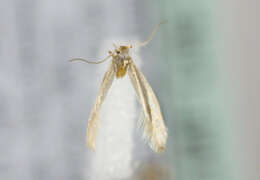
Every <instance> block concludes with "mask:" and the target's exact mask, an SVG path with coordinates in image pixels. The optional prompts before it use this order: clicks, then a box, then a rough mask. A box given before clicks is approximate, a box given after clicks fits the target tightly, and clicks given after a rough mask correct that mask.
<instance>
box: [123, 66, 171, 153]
mask: <svg viewBox="0 0 260 180" xmlns="http://www.w3.org/2000/svg"><path fill="white" fill-rule="evenodd" d="M128 74H129V77H130V79H131V82H132V84H133V87H134V89H135V92H136V94H137V97H138V100H139V102H140V103H141V105H142V107H143V111H142V114H141V127H142V128H143V136H144V138H145V140H147V142H148V144H149V146H150V147H151V148H152V149H153V150H154V151H155V152H162V151H163V150H164V149H165V145H166V140H167V136H168V135H167V128H166V127H165V125H164V122H163V116H162V113H161V110H160V105H159V103H158V100H157V98H156V96H155V94H154V92H153V90H152V88H151V86H150V85H149V83H148V82H147V80H146V78H145V77H144V75H143V74H142V73H141V72H140V71H139V70H138V68H137V67H136V66H135V64H134V63H133V62H132V61H131V62H130V64H129V70H128Z"/></svg>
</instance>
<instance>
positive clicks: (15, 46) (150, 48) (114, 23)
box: [0, 0, 260, 180]
mask: <svg viewBox="0 0 260 180" xmlns="http://www.w3.org/2000/svg"><path fill="white" fill-rule="evenodd" d="M259 5H260V2H259V1H256V0H251V1H242V0H226V1H205V0H197V1H188V0H165V1H156V0H152V1H151V0H141V1H140V0H124V1H119V0H113V1H112V0H107V1H101V0H96V1H90V0H76V1H68V0H55V1H53V0H44V1H35V0H24V1H19V0H10V1H4V0H1V1H0V27H1V28H0V179H1V180H16V179H20V180H36V179H37V180H46V179H48V180H54V179H55V180H57V179H59V180H69V179H74V180H85V179H97V180H99V179H100V178H97V177H102V178H101V179H100V180H103V179H104V180H110V179H127V180H128V179H140V180H141V179H149V180H153V179H162V180H164V179H165V180H168V179H170V180H232V179H234V180H259V179H260V156H259V152H260V143H259V135H260V133H259V124H260V123H259V121H258V120H259V118H260V115H259V105H260V104H259V103H260V98H259V91H260V74H259V70H258V68H259V65H260V62H259V60H258V57H259V55H260V53H259V40H260V38H259V32H260V22H259V20H258V17H259ZM165 19H166V20H168V23H167V24H165V25H163V26H161V27H160V28H159V31H158V32H157V34H156V35H155V37H154V39H153V40H152V41H151V43H150V44H149V45H147V46H146V47H144V48H142V49H140V50H139V51H138V52H136V54H137V55H138V56H139V58H140V62H139V63H137V65H138V67H139V68H140V69H141V71H142V72H143V73H144V75H145V76H146V77H147V79H148V81H149V82H150V84H151V86H152V87H153V89H154V91H155V93H156V94H157V97H158V100H159V102H160V105H161V108H162V112H163V115H164V119H165V124H166V125H167V127H168V133H169V137H168V142H167V148H166V151H165V152H164V153H163V154H159V155H158V154H155V153H153V152H152V151H151V150H150V149H149V147H148V146H147V145H146V144H145V143H144V142H143V141H142V139H141V133H140V132H139V131H140V130H138V129H136V127H135V126H132V125H131V128H129V134H131V136H132V138H131V139H132V140H129V141H128V142H129V143H131V145H130V146H129V148H130V150H128V151H127V152H125V151H121V150H122V149H120V148H119V149H116V150H115V151H113V152H110V150H107V151H105V150H106V147H101V146H100V149H102V148H103V149H104V152H105V153H103V154H102V156H101V154H98V153H96V154H94V153H93V152H91V151H90V150H88V149H87V148H86V146H85V129H86V124H87V119H88V115H89V113H90V109H91V107H92V105H93V102H94V99H95V96H96V94H97V90H98V86H99V84H100V82H101V80H102V76H103V74H104V72H105V70H106V68H107V67H108V63H104V64H100V65H95V66H94V65H89V64H82V63H73V64H72V63H68V62H67V60H68V59H70V58H73V57H83V58H89V59H94V60H95V59H97V60H98V59H101V58H103V57H105V56H106V55H107V49H103V48H104V47H105V46H106V45H104V43H105V42H106V44H107V41H109V42H111V43H110V45H111V46H110V47H109V48H110V49H112V42H113V40H111V39H113V38H119V39H120V38H121V39H124V40H126V41H128V40H129V42H132V41H135V40H145V39H146V38H147V36H148V35H149V34H150V33H151V31H152V29H153V27H154V25H155V24H157V23H159V22H160V21H162V20H165ZM115 41H118V39H115ZM123 86H124V87H127V86H125V85H123ZM130 91H131V92H133V89H130ZM131 92H130V95H129V96H132V94H131ZM108 96H109V95H108ZM114 96H117V94H116V95H114ZM118 96H119V98H120V102H122V103H124V102H127V99H126V98H124V97H125V96H124V93H121V94H120V93H119V94H118ZM127 96H128V95H127ZM107 100H108V101H110V100H111V98H110V99H109V97H108V99H107ZM112 100H113V99H112ZM121 107H122V106H120V107H119V108H118V109H114V111H118V112H119V111H121V110H122V111H123V110H124V109H123V108H121ZM136 107H137V108H136V111H135V110H133V111H131V112H132V113H134V114H136V115H134V116H132V115H131V116H130V117H131V119H132V120H133V122H134V123H135V122H136V120H137V118H138V116H139V113H140V112H139V111H140V106H138V105H137V103H136ZM124 108H125V107H124ZM138 109H139V110H138ZM111 111H113V109H112V110H111ZM121 120H123V119H121ZM129 122H130V121H129ZM111 126H113V127H115V126H117V124H116V123H114V124H112V125H111ZM122 128H123V126H122ZM126 134H128V133H126ZM105 135H106V134H104V136H105ZM104 138H108V137H106V136H105V137H104ZM101 144H102V142H101ZM119 146H120V145H119ZM121 146H125V147H127V148H126V149H129V148H128V144H125V143H122V144H121ZM108 148H109V147H108ZM122 148H123V147H122ZM121 152H124V153H125V154H124V153H123V154H122V153H121ZM118 153H121V156H120V157H119V156H118V157H117V159H115V162H116V163H117V164H120V163H121V161H123V160H125V161H124V162H125V164H127V165H126V166H122V168H121V169H120V172H119V170H117V169H116V167H114V165H115V164H114V163H110V161H107V157H112V154H113V155H114V154H118ZM120 158H121V159H120ZM126 159H127V160H126ZM97 161H98V162H97ZM103 162H104V163H103ZM102 166H103V167H102ZM109 168H112V169H115V170H116V171H113V172H112V171H106V169H109ZM111 172H112V173H111ZM124 172H125V173H124ZM117 173H118V174H119V173H120V176H118V175H117ZM97 174H99V175H102V174H103V176H97Z"/></svg>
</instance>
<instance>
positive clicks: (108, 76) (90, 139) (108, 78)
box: [86, 61, 115, 150]
mask: <svg viewBox="0 0 260 180" xmlns="http://www.w3.org/2000/svg"><path fill="white" fill-rule="evenodd" d="M114 77H115V70H114V62H113V61H111V64H110V66H109V68H108V70H107V71H106V73H105V75H104V77H103V80H102V83H101V85H100V87H99V91H98V95H97V97H96V100H95V104H94V106H93V108H92V109H91V112H90V117H89V120H88V127H87V132H86V142H87V145H88V146H89V147H90V148H91V149H92V150H95V146H96V136H97V128H98V114H99V110H100V107H101V105H102V103H103V101H104V99H105V97H106V95H107V92H108V90H109V88H110V87H111V85H112V82H113V80H114Z"/></svg>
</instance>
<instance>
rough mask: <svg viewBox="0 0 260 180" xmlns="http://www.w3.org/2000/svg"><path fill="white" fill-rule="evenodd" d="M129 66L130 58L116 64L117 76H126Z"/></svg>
mask: <svg viewBox="0 0 260 180" xmlns="http://www.w3.org/2000/svg"><path fill="white" fill-rule="evenodd" d="M127 68H128V60H122V61H119V62H118V63H117V64H116V77H117V78H122V77H124V76H125V74H126V72H127Z"/></svg>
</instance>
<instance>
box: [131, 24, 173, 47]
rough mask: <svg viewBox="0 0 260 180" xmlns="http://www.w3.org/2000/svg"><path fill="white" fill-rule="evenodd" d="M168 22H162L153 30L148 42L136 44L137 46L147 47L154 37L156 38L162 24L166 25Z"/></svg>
mask: <svg viewBox="0 0 260 180" xmlns="http://www.w3.org/2000/svg"><path fill="white" fill-rule="evenodd" d="M167 22H168V21H167V20H165V21H161V22H160V23H159V24H156V25H155V26H154V28H153V31H152V33H151V34H150V36H149V37H148V39H147V40H146V41H144V42H138V43H137V44H136V46H139V47H140V46H146V45H147V44H148V43H149V42H150V41H151V40H152V39H153V37H154V35H155V33H156V32H157V30H158V28H159V26H160V25H161V24H166V23H167Z"/></svg>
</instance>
